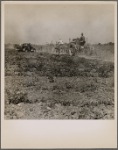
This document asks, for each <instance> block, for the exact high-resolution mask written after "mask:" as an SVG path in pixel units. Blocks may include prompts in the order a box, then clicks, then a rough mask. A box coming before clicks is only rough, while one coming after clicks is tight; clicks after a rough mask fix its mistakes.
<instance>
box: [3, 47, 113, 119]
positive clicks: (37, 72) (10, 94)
mask: <svg viewBox="0 0 118 150" xmlns="http://www.w3.org/2000/svg"><path fill="white" fill-rule="evenodd" d="M109 47H110V48H109ZM98 51H99V52H98ZM102 54H103V55H102ZM105 54H107V55H108V56H111V58H112V59H113V55H114V52H113V45H101V44H99V45H97V46H95V45H94V46H93V48H91V49H89V50H88V52H87V49H85V51H83V52H81V53H79V54H78V55H76V56H69V55H68V54H60V55H56V54H51V53H49V51H48V52H46V51H45V52H43V51H38V52H35V53H31V52H29V53H26V52H17V51H15V50H9V49H6V51H5V118H6V119H113V118H114V63H113V62H112V61H111V59H110V61H107V58H106V57H105V56H107V55H105ZM93 56H94V57H93ZM101 56H102V57H101ZM103 56H104V57H103ZM100 58H101V59H100Z"/></svg>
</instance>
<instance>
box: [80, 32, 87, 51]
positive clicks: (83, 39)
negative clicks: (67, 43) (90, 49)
mask: <svg viewBox="0 0 118 150" xmlns="http://www.w3.org/2000/svg"><path fill="white" fill-rule="evenodd" d="M85 43H86V41H85V37H84V35H83V33H82V34H81V37H80V46H81V48H84V45H85Z"/></svg>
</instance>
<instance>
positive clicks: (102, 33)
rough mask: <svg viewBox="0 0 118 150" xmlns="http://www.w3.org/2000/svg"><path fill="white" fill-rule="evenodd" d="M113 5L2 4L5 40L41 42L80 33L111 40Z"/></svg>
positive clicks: (90, 39)
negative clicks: (3, 6) (3, 7)
mask: <svg viewBox="0 0 118 150" xmlns="http://www.w3.org/2000/svg"><path fill="white" fill-rule="evenodd" d="M114 15H115V14H114V5H108V4H105V5H103V4H102V5H100V4H99V5H98V4H96V5H95V4H94V5H93V4H92V5H91V4H89V5H87V4H86V5H85V4H73V5H68V4H66V5H64V4H60V5H59V4H58V5H57V4H53V5H52V4H50V5H46V4H36V5H35V4H32V5H28V4H27V5H24V4H6V5H5V43H24V42H31V43H34V44H45V43H46V42H55V41H57V40H59V39H60V38H61V39H62V40H63V41H64V42H68V41H69V38H75V37H80V35H81V32H83V33H84V35H85V36H86V37H87V39H88V42H89V43H99V42H100V43H107V42H114Z"/></svg>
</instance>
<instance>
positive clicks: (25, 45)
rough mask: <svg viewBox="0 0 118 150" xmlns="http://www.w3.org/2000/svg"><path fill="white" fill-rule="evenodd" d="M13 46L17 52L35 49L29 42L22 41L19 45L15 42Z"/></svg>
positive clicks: (33, 50)
mask: <svg viewBox="0 0 118 150" xmlns="http://www.w3.org/2000/svg"><path fill="white" fill-rule="evenodd" d="M14 48H15V49H16V50H18V51H19V52H35V51H36V49H35V48H34V47H33V46H32V44H30V43H23V44H21V45H19V44H15V45H14Z"/></svg>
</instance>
